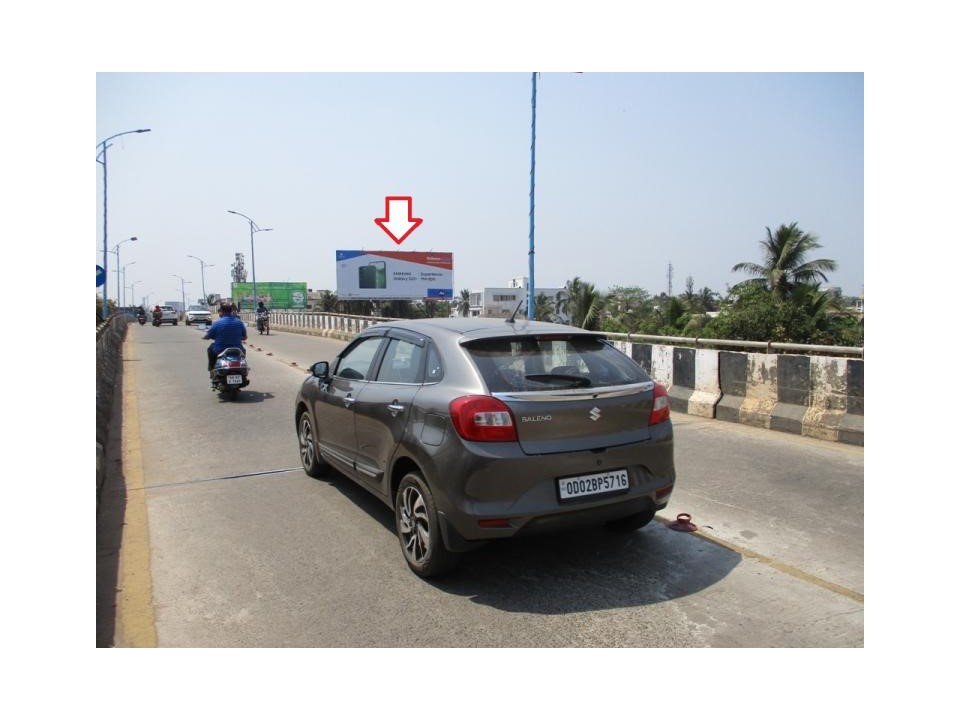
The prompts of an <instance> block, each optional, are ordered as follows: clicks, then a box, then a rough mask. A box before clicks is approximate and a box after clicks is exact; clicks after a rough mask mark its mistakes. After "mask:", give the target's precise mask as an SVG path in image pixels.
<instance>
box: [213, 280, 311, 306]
mask: <svg viewBox="0 0 960 720" xmlns="http://www.w3.org/2000/svg"><path fill="white" fill-rule="evenodd" d="M230 295H231V296H232V297H233V301H234V302H235V303H237V304H238V305H239V307H240V309H241V310H253V309H254V308H255V307H256V306H257V303H256V302H254V300H253V283H248V282H235V283H231V284H230ZM257 300H263V304H264V305H266V306H267V307H268V308H270V309H271V310H302V309H304V308H306V307H307V284H306V283H305V282H258V283H257Z"/></svg>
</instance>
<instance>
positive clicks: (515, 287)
mask: <svg viewBox="0 0 960 720" xmlns="http://www.w3.org/2000/svg"><path fill="white" fill-rule="evenodd" d="M561 291H565V289H564V288H540V287H538V288H535V290H534V294H535V295H538V296H539V295H546V296H547V297H548V298H549V299H550V301H551V303H556V299H557V294H558V293H560V292H561ZM528 294H529V283H528V279H527V278H526V277H517V278H513V279H512V280H510V282H509V284H508V285H507V287H493V288H484V289H483V292H482V293H470V316H471V317H502V318H508V317H510V316H511V315H513V314H514V312H516V311H517V306H518V305H520V311H519V312H518V315H520V316H526V312H527V310H526V305H527V295H528ZM521 303H522V305H521ZM554 313H555V314H556V309H554ZM560 317H561V319H562V320H564V321H565V320H567V319H568V318H567V317H566V315H565V314H564V315H561V316H560Z"/></svg>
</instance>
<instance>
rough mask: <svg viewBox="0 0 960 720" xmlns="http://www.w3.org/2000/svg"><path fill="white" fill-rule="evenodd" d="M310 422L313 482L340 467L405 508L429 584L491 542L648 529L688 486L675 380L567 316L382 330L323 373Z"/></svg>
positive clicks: (306, 445) (402, 535)
mask: <svg viewBox="0 0 960 720" xmlns="http://www.w3.org/2000/svg"><path fill="white" fill-rule="evenodd" d="M295 422H296V429H297V437H298V441H299V446H300V458H301V461H302V463H303V468H304V470H305V471H306V472H307V474H309V475H311V476H313V477H320V476H322V475H324V474H325V473H326V472H328V470H329V468H330V467H333V468H334V469H336V470H338V471H339V472H340V473H342V474H344V475H346V476H347V477H349V478H350V479H352V480H354V481H355V482H357V483H358V484H359V485H361V486H362V487H364V488H366V489H367V490H369V491H370V492H371V493H373V494H374V495H375V496H377V497H378V498H380V499H381V500H382V501H383V502H385V503H386V504H387V505H388V506H389V507H390V508H392V509H393V511H394V516H395V519H396V528H397V536H398V538H399V540H400V546H401V548H402V551H403V555H404V558H405V559H406V561H407V564H408V565H409V566H410V568H411V570H413V572H415V573H416V574H417V575H420V576H421V577H431V576H436V575H439V574H441V573H443V572H446V571H448V570H450V569H451V568H452V567H453V566H454V565H455V564H456V562H457V559H458V558H459V557H460V555H461V553H463V552H464V551H466V550H470V549H472V548H474V547H477V546H479V545H481V544H483V543H484V542H486V541H490V540H496V539H501V538H508V537H512V536H517V535H522V534H527V533H535V532H541V531H555V530H569V529H572V528H576V527H583V526H586V525H600V524H606V525H607V526H608V527H609V528H610V529H612V530H615V531H630V530H635V529H637V528H640V527H643V526H644V525H646V524H647V523H649V522H650V521H651V520H652V519H653V517H654V514H655V513H656V512H657V511H658V510H661V509H663V508H664V507H666V505H667V501H668V500H669V498H670V494H671V492H672V490H673V485H674V480H675V477H676V473H675V470H674V462H673V426H672V423H671V421H670V407H669V404H668V400H667V393H666V390H665V389H664V388H663V386H661V385H659V384H657V383H654V382H653V381H652V380H651V379H650V377H649V376H648V375H647V373H646V372H644V370H643V368H641V367H640V366H639V365H638V364H637V363H636V362H634V361H633V360H632V359H631V358H629V357H627V356H626V355H624V354H623V353H622V352H620V351H619V350H617V349H616V348H615V347H613V345H611V344H610V343H609V342H608V341H607V340H606V339H605V338H604V336H603V335H602V334H598V333H593V332H589V331H586V330H581V329H578V328H574V327H569V326H566V325H556V324H553V323H543V322H528V321H521V320H517V321H516V322H512V323H511V322H506V321H504V320H498V319H480V318H456V319H454V318H450V319H433V320H406V321H397V322H387V323H381V324H379V325H375V326H373V327H370V328H368V329H367V330H364V331H363V332H361V333H360V334H359V335H358V336H356V337H355V338H354V339H353V340H352V341H351V342H350V344H349V345H348V346H347V347H346V348H345V349H344V350H343V352H341V353H340V354H339V355H338V356H337V358H336V359H335V360H333V361H332V362H326V361H321V362H317V363H314V364H313V365H312V366H311V368H310V374H309V375H308V376H307V378H306V379H305V380H304V382H303V385H302V386H301V388H300V391H299V393H298V395H297V399H296V409H295Z"/></svg>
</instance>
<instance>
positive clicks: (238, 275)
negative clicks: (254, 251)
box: [230, 253, 247, 283]
mask: <svg viewBox="0 0 960 720" xmlns="http://www.w3.org/2000/svg"><path fill="white" fill-rule="evenodd" d="M234 258H235V259H234V262H233V265H231V266H230V277H232V278H233V281H234V282H235V283H242V282H246V281H247V269H246V268H245V267H244V266H243V253H236V254H235V255H234Z"/></svg>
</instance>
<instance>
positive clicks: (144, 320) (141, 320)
mask: <svg viewBox="0 0 960 720" xmlns="http://www.w3.org/2000/svg"><path fill="white" fill-rule="evenodd" d="M137 322H138V323H140V324H141V325H146V324H147V316H146V315H137Z"/></svg>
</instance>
